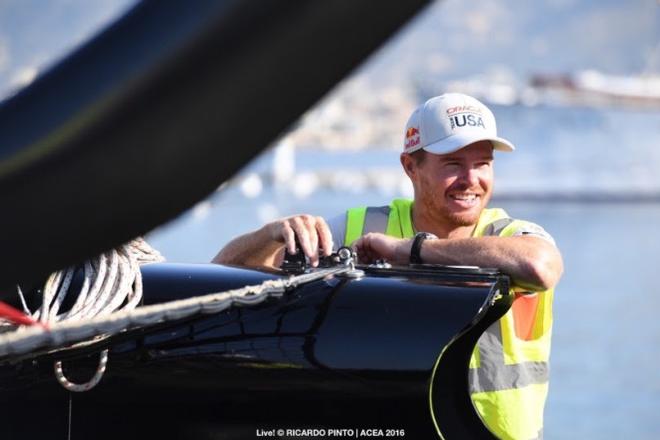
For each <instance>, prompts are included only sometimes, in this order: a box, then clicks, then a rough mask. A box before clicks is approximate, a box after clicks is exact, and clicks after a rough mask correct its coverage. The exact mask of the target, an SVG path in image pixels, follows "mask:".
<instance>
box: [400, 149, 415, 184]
mask: <svg viewBox="0 0 660 440" xmlns="http://www.w3.org/2000/svg"><path fill="white" fill-rule="evenodd" d="M399 159H400V160H401V166H403V170H404V171H405V172H406V174H407V175H408V177H410V179H411V180H412V179H413V177H414V176H415V174H417V161H415V159H414V158H413V157H412V156H411V155H410V154H407V153H401V156H399Z"/></svg>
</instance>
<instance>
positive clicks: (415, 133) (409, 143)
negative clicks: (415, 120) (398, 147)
mask: <svg viewBox="0 0 660 440" xmlns="http://www.w3.org/2000/svg"><path fill="white" fill-rule="evenodd" d="M417 145H419V129H418V128H416V127H408V129H407V130H406V143H405V146H404V148H405V149H406V150H407V149H408V148H412V147H415V146H417Z"/></svg>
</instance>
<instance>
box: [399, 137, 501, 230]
mask: <svg viewBox="0 0 660 440" xmlns="http://www.w3.org/2000/svg"><path fill="white" fill-rule="evenodd" d="M414 167H415V171H414V172H412V173H408V174H409V175H410V177H411V179H412V180H413V186H414V187H415V209H422V210H424V211H423V213H422V212H420V214H423V215H424V216H425V217H427V218H430V219H433V221H434V222H438V224H439V225H443V226H445V227H459V226H472V225H475V224H476V223H477V221H478V220H479V215H480V214H481V211H482V210H483V209H484V208H485V207H486V205H487V204H488V201H489V200H490V197H491V194H492V191H493V190H492V188H493V146H492V144H491V143H490V142H489V141H480V142H475V143H473V144H470V145H468V146H467V147H465V148H461V149H460V150H458V151H456V152H454V153H450V154H442V155H439V154H431V153H426V157H425V158H424V159H423V160H422V161H421V163H419V164H415V165H414Z"/></svg>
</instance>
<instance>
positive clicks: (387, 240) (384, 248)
mask: <svg viewBox="0 0 660 440" xmlns="http://www.w3.org/2000/svg"><path fill="white" fill-rule="evenodd" d="M352 247H353V249H355V251H356V252H357V254H358V261H360V263H373V262H374V261H376V260H379V259H385V260H387V261H388V262H390V263H393V264H407V263H408V262H409V261H410V248H411V247H412V240H410V239H405V238H394V237H389V236H387V235H385V234H380V233H376V232H371V233H369V234H366V235H363V236H362V237H360V238H358V239H357V240H356V241H355V242H353V246H352Z"/></svg>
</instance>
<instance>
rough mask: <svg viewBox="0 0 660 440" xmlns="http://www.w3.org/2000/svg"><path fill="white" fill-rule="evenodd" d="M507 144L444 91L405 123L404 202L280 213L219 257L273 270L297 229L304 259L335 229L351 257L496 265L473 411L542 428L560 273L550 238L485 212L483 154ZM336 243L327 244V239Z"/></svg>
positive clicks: (536, 434) (473, 365)
mask: <svg viewBox="0 0 660 440" xmlns="http://www.w3.org/2000/svg"><path fill="white" fill-rule="evenodd" d="M494 150H498V151H513V150H514V146H513V145H512V144H511V143H510V142H508V141H507V140H505V139H502V138H500V137H498V136H497V130H496V125H495V117H494V116H493V114H492V112H491V111H490V110H489V109H488V108H487V107H486V106H485V105H483V104H482V103H481V102H479V101H478V100H476V99H474V98H472V97H469V96H466V95H463V94H458V93H448V94H445V95H442V96H438V97H436V98H432V99H430V100H428V101H427V102H426V103H425V104H424V105H422V106H421V107H419V108H418V109H416V110H415V111H414V112H413V114H412V116H411V117H410V119H409V120H408V123H407V125H406V131H405V139H404V151H403V153H402V154H401V164H402V166H403V169H404V171H405V172H406V174H407V175H408V177H409V178H410V180H411V181H412V184H413V188H414V200H412V201H411V200H404V199H397V200H394V201H393V202H392V203H391V204H390V205H389V206H384V207H368V208H367V207H361V208H353V209H349V210H348V211H347V212H346V214H345V215H342V216H340V217H337V218H335V219H333V220H331V221H330V222H329V223H330V225H328V224H327V223H326V222H325V221H324V220H323V219H322V218H320V217H313V216H310V215H298V216H292V217H287V218H284V219H280V220H277V221H275V222H272V223H269V224H267V225H265V226H264V227H262V228H261V229H259V230H257V231H254V232H252V233H249V234H246V235H243V236H241V237H238V238H237V239H235V240H233V241H232V242H230V243H229V244H228V245H227V246H226V247H225V248H224V249H222V250H221V251H220V253H219V254H218V255H217V256H216V258H215V259H214V262H217V263H225V264H226V263H232V264H244V265H251V266H260V265H261V266H268V265H273V266H277V265H278V264H279V263H280V262H281V260H282V257H283V254H284V248H285V247H286V248H287V249H288V250H289V252H291V253H293V252H295V239H296V237H298V240H299V242H300V246H301V249H302V251H303V252H304V253H305V255H306V256H307V257H309V259H310V262H311V263H312V264H313V265H316V264H318V255H319V253H323V254H325V255H328V254H329V253H330V252H331V249H332V248H333V242H332V240H333V237H334V238H335V239H338V240H340V241H341V244H344V245H352V246H353V247H354V248H355V249H356V251H357V253H358V257H359V260H360V261H361V262H365V261H373V260H375V259H380V258H385V259H387V260H388V261H390V262H392V263H395V264H407V263H409V262H417V263H420V262H422V263H438V264H451V265H473V266H482V267H497V268H499V269H500V270H502V271H503V272H504V273H506V274H508V275H509V276H510V277H511V279H512V282H513V285H514V291H515V292H516V293H515V300H514V303H513V306H512V308H511V310H510V311H509V312H508V313H507V314H506V315H505V316H504V317H503V318H502V319H500V320H499V321H498V322H496V323H494V324H493V325H492V326H491V327H490V328H489V329H488V330H487V331H486V332H485V333H484V335H483V336H482V337H481V338H480V340H479V343H478V344H477V347H475V350H474V353H473V355H472V359H471V361H470V370H469V374H470V381H469V382H470V393H471V396H472V400H473V403H474V405H475V407H476V409H477V412H478V413H479V414H480V416H481V417H482V419H483V421H484V423H485V424H486V425H487V426H488V427H489V429H490V430H491V431H492V432H493V433H494V434H496V435H497V436H498V437H500V438H511V439H531V438H540V437H542V435H543V408H544V405H545V399H546V396H547V390H548V360H549V354H550V333H551V327H552V295H553V291H552V288H553V287H554V286H555V285H556V283H557V282H558V281H559V278H560V276H561V273H562V271H563V265H562V259H561V255H560V254H559V251H558V250H557V248H556V246H555V243H554V241H553V239H552V237H550V235H549V234H548V233H547V232H545V231H544V230H543V229H542V228H541V227H540V226H538V225H535V224H533V223H529V222H525V221H521V220H515V219H512V218H510V217H509V216H508V215H507V214H506V212H504V211H503V210H501V209H488V208H486V206H487V204H488V202H489V200H490V197H491V194H492V191H493V151H494ZM335 247H336V246H335Z"/></svg>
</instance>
